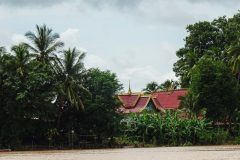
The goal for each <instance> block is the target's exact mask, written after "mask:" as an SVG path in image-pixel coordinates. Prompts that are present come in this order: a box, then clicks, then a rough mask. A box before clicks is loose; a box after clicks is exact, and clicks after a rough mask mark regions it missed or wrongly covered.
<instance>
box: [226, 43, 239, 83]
mask: <svg viewBox="0 0 240 160" xmlns="http://www.w3.org/2000/svg"><path fill="white" fill-rule="evenodd" d="M228 53H229V55H230V57H231V58H230V65H231V68H232V72H233V73H234V74H235V75H237V79H238V83H239V81H240V44H239V42H237V44H234V45H231V46H230V48H229V50H228Z"/></svg>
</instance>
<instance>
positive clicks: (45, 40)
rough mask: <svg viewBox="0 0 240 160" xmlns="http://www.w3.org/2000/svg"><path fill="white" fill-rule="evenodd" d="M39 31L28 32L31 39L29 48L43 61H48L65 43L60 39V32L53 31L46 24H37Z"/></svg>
mask: <svg viewBox="0 0 240 160" xmlns="http://www.w3.org/2000/svg"><path fill="white" fill-rule="evenodd" d="M36 29H37V32H36V33H33V32H27V33H26V34H25V36H26V37H27V38H28V39H29V40H30V41H31V43H32V45H31V44H26V45H28V47H29V49H30V50H32V51H33V52H34V53H35V56H36V57H37V59H38V60H39V61H41V62H43V63H48V62H49V61H50V60H51V58H53V56H52V54H53V53H54V52H55V51H58V49H60V48H61V47H63V46H64V43H63V42H61V41H58V39H59V38H60V36H59V34H58V33H53V31H52V29H50V28H47V27H46V25H43V26H38V25H36Z"/></svg>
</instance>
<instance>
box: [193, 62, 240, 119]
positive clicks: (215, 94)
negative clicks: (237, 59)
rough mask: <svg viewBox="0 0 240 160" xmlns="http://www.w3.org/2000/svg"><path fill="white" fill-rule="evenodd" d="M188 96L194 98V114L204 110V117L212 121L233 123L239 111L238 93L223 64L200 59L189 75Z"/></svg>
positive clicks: (234, 81) (227, 69) (234, 82)
mask: <svg viewBox="0 0 240 160" xmlns="http://www.w3.org/2000/svg"><path fill="white" fill-rule="evenodd" d="M190 94H192V96H194V97H195V98H196V104H195V105H194V106H195V107H194V108H192V109H193V111H195V112H196V113H198V112H199V111H201V110H202V109H203V108H206V116H207V117H208V118H210V119H212V120H214V121H222V122H229V123H230V122H232V121H234V119H235V116H236V115H235V113H236V111H238V109H239V108H238V106H239V100H238V99H239V98H238V96H239V91H238V88H237V87H236V79H235V78H234V77H233V76H232V73H231V70H230V68H229V67H228V66H226V64H225V63H223V62H221V61H214V60H213V59H212V58H209V57H203V58H201V59H200V60H199V62H198V63H197V65H196V67H195V68H194V70H193V72H192V73H191V85H190Z"/></svg>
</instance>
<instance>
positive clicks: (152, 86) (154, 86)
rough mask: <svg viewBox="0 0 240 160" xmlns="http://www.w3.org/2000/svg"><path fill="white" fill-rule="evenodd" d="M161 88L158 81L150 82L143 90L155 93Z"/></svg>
mask: <svg viewBox="0 0 240 160" xmlns="http://www.w3.org/2000/svg"><path fill="white" fill-rule="evenodd" d="M158 90H159V85H158V83H157V82H154V81H153V82H150V83H148V84H147V85H146V88H144V89H143V91H144V92H145V93H147V94H149V93H153V92H156V91H158Z"/></svg>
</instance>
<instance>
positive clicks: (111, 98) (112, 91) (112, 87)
mask: <svg viewBox="0 0 240 160" xmlns="http://www.w3.org/2000/svg"><path fill="white" fill-rule="evenodd" d="M84 86H86V87H87V89H88V90H89V91H90V92H91V93H92V96H91V98H90V99H89V100H88V101H87V102H86V106H87V107H86V110H85V113H84V121H83V123H84V125H85V129H88V130H89V131H90V130H91V131H92V132H93V133H94V134H97V135H98V136H99V138H100V139H101V137H111V136H113V135H115V134H119V130H118V129H119V121H120V119H121V115H120V114H119V113H118V112H117V109H118V107H119V105H120V102H119V101H118V98H117V97H116V94H117V93H119V91H120V90H122V84H120V83H119V80H118V79H117V76H116V74H114V73H111V72H110V71H101V70H99V69H94V68H92V69H89V70H88V71H87V74H86V80H85V85H84Z"/></svg>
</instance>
